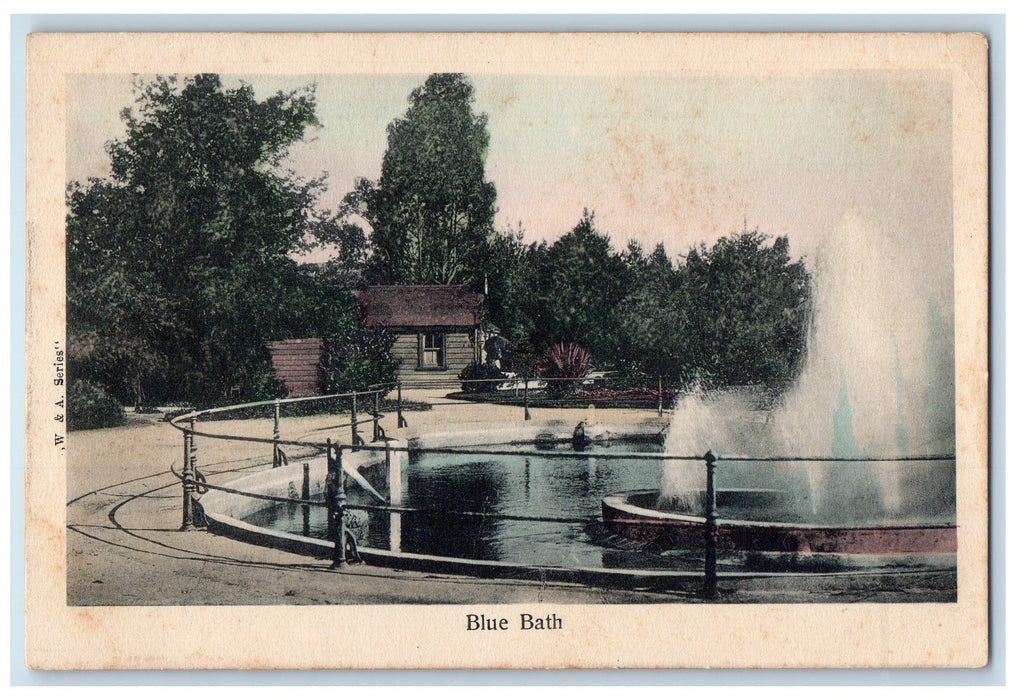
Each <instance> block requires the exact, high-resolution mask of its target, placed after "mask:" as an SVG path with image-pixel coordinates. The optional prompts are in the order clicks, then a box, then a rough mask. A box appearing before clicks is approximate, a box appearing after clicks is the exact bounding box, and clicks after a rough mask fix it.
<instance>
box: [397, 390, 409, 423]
mask: <svg viewBox="0 0 1016 700" xmlns="http://www.w3.org/2000/svg"><path fill="white" fill-rule="evenodd" d="M396 386H398V388H399V400H398V408H397V412H398V414H399V422H398V426H399V427H400V428H406V427H408V426H409V423H407V422H406V419H405V418H403V417H402V382H398V384H397V385H396Z"/></svg>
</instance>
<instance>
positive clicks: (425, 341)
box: [420, 333, 445, 369]
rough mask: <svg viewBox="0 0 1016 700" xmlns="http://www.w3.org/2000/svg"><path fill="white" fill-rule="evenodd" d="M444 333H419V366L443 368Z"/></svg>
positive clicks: (423, 367) (422, 367)
mask: <svg viewBox="0 0 1016 700" xmlns="http://www.w3.org/2000/svg"><path fill="white" fill-rule="evenodd" d="M444 340H445V336H444V333H421V334H420V368H421V369H444V366H445V347H444V346H445V342H444Z"/></svg>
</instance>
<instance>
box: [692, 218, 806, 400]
mask: <svg viewBox="0 0 1016 700" xmlns="http://www.w3.org/2000/svg"><path fill="white" fill-rule="evenodd" d="M769 241H770V238H769V237H768V236H766V235H765V234H763V233H760V232H759V231H758V229H755V230H753V231H748V230H744V231H742V232H741V233H739V234H736V235H733V236H729V237H725V238H721V239H720V240H719V241H717V242H716V244H715V245H713V247H712V248H707V247H706V246H705V245H704V244H703V245H700V246H699V247H697V248H693V249H692V250H691V251H690V252H689V253H688V257H687V259H686V261H685V265H684V267H683V269H682V270H681V276H682V280H681V283H682V287H683V292H684V293H683V295H682V296H683V299H684V302H685V304H686V313H687V320H686V325H685V326H684V328H683V329H682V330H681V332H682V333H684V334H685V336H686V337H687V338H688V340H689V343H690V347H689V349H688V351H689V352H690V353H691V354H692V355H693V357H694V358H695V362H694V366H695V367H696V368H697V369H698V370H699V373H700V374H701V375H703V376H705V377H709V378H711V379H713V380H715V381H717V382H719V383H721V384H753V383H764V384H768V385H780V384H784V383H786V382H788V381H790V380H791V379H793V378H794V376H796V373H797V371H798V370H799V369H800V364H801V361H802V360H803V357H804V352H805V348H806V335H807V328H808V320H809V316H810V311H811V277H810V275H809V274H808V271H807V268H806V267H805V265H804V261H802V260H797V261H792V260H791V258H790V244H789V241H788V240H787V238H786V237H779V238H776V239H775V240H773V241H772V243H771V244H770V243H769Z"/></svg>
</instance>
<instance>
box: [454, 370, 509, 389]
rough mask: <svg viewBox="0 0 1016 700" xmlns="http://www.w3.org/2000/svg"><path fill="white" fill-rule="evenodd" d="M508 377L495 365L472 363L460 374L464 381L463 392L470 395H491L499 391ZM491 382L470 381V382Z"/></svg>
mask: <svg viewBox="0 0 1016 700" xmlns="http://www.w3.org/2000/svg"><path fill="white" fill-rule="evenodd" d="M507 378H508V375H507V374H505V373H504V372H502V371H501V370H500V369H498V368H497V367H495V366H494V365H491V364H487V363H476V362H471V363H469V364H468V365H466V366H465V367H464V368H463V369H462V371H461V372H459V379H461V380H462V391H464V392H466V393H468V394H480V393H490V392H493V391H497V385H498V384H500V383H501V382H502V381H503V380H505V379H507ZM488 379H489V380H490V381H470V380H488Z"/></svg>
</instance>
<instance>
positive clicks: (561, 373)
mask: <svg viewBox="0 0 1016 700" xmlns="http://www.w3.org/2000/svg"><path fill="white" fill-rule="evenodd" d="M590 359H592V357H591V355H590V354H589V351H588V350H586V349H585V348H584V347H582V346H581V345H579V344H578V343H558V344H557V345H554V346H552V347H551V348H550V350H549V351H548V352H547V354H546V355H545V356H544V358H543V362H542V363H541V364H540V376H541V377H543V378H544V379H549V380H557V381H549V382H547V393H549V394H555V395H558V396H563V395H566V394H571V393H574V392H575V390H576V389H577V388H578V387H579V386H580V384H581V380H582V378H583V377H585V376H586V374H587V373H588V372H589V361H590ZM569 380H571V381H569Z"/></svg>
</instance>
